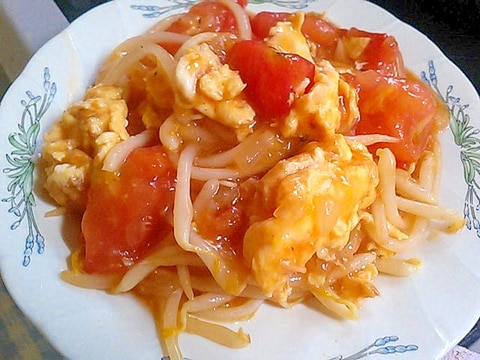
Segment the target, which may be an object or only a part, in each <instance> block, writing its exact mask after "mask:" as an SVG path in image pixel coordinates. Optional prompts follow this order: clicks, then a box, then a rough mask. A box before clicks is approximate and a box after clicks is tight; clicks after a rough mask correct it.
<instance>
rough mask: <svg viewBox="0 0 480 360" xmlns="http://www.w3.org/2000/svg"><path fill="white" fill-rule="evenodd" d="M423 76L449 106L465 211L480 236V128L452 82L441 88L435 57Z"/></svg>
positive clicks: (470, 225) (468, 221)
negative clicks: (455, 91)
mask: <svg viewBox="0 0 480 360" xmlns="http://www.w3.org/2000/svg"><path fill="white" fill-rule="evenodd" d="M421 76H422V79H423V80H424V81H426V82H427V84H429V85H430V87H431V88H432V89H433V90H434V91H435V92H436V93H437V95H438V96H440V98H441V99H442V100H443V102H444V103H445V104H446V106H447V108H448V111H449V115H450V124H449V125H450V131H451V132H452V135H453V140H454V141H455V144H456V145H457V146H458V147H459V148H460V161H461V162H462V166H463V178H464V180H465V183H466V184H467V191H466V194H465V201H464V205H463V215H464V218H465V221H466V226H467V229H469V230H474V231H475V232H476V234H477V237H480V220H479V217H480V180H479V176H480V151H479V150H480V139H479V137H478V135H479V134H480V129H477V128H475V127H474V126H473V125H472V124H471V123H470V120H471V119H470V115H469V114H468V113H467V112H466V110H467V109H468V106H469V105H468V104H463V103H462V101H461V98H459V97H456V96H454V95H453V86H451V85H450V86H448V87H447V90H446V91H445V94H443V93H442V92H441V91H440V89H439V87H438V78H437V74H436V72H435V66H434V63H433V61H429V63H428V72H422V74H421Z"/></svg>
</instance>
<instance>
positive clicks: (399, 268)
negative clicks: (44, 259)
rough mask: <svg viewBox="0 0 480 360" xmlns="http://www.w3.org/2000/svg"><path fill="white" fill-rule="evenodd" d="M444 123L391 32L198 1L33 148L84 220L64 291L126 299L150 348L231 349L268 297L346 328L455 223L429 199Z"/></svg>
mask: <svg viewBox="0 0 480 360" xmlns="http://www.w3.org/2000/svg"><path fill="white" fill-rule="evenodd" d="M447 122H448V119H447V112H446V110H445V109H444V107H443V105H442V103H441V102H440V101H438V99H437V98H436V96H435V95H434V94H433V92H432V91H431V90H430V89H429V87H428V86H427V85H426V84H424V83H422V82H421V81H420V80H419V79H417V78H415V77H414V76H412V74H410V73H409V72H408V70H407V69H406V68H405V66H404V64H403V59H402V54H401V52H400V49H399V46H398V44H397V42H396V40H395V38H394V37H393V36H390V35H388V34H382V33H372V32H368V31H363V30H359V29H356V28H351V29H345V28H341V27H338V26H337V25H335V24H333V23H331V22H329V21H328V19H327V18H326V17H325V16H324V15H322V14H315V13H302V12H297V13H275V12H260V13H257V14H253V13H251V12H249V11H248V10H246V3H245V2H244V1H243V0H239V1H237V2H234V1H230V0H219V1H205V2H201V3H198V4H196V5H194V6H192V7H191V8H190V10H189V11H188V13H186V14H181V15H175V16H172V17H170V18H168V19H165V20H162V21H160V22H159V23H158V24H156V25H155V26H154V27H153V28H152V29H150V30H149V31H147V32H146V33H144V34H141V35H139V36H137V37H134V38H131V39H128V40H126V41H125V42H123V43H122V44H120V45H119V46H118V47H117V48H116V49H114V50H113V51H112V53H111V54H110V56H109V57H108V58H107V59H106V60H105V62H104V63H103V65H102V66H101V68H100V69H99V70H98V73H97V77H96V80H95V83H94V84H92V86H91V88H89V89H87V90H86V94H85V96H84V98H83V99H82V100H80V101H78V102H76V103H74V104H73V105H71V106H70V107H69V108H68V109H67V110H66V111H65V112H64V114H63V116H62V118H61V119H59V121H57V122H56V123H55V124H54V125H53V127H52V128H51V129H50V130H49V132H48V133H47V134H46V135H45V138H44V140H45V142H44V147H43V153H42V159H43V161H44V164H45V171H46V182H45V187H46V189H47V190H48V192H49V194H50V196H51V197H52V198H53V199H54V200H55V202H56V204H57V205H58V207H59V209H63V210H65V211H73V212H77V213H79V214H81V216H82V221H81V239H80V240H79V247H78V249H77V250H76V251H75V252H74V253H73V254H72V257H71V264H70V267H69V270H66V271H64V272H63V273H62V278H63V279H64V280H65V281H67V282H70V283H72V284H74V285H78V286H82V287H87V288H94V289H101V290H107V291H109V292H111V293H124V292H132V293H134V294H135V295H136V296H138V297H139V298H140V299H142V300H143V301H144V302H145V303H146V304H148V306H149V307H150V308H151V311H152V313H153V315H154V317H155V323H156V325H157V328H158V333H159V337H160V339H161V341H162V346H163V350H164V352H165V353H166V354H167V355H169V356H170V358H171V359H179V358H182V355H181V350H180V348H179V346H178V342H177V340H178V336H179V334H180V333H181V332H190V333H196V334H199V335H201V336H204V337H206V338H208V339H211V340H213V341H216V342H218V343H220V344H223V345H226V346H230V347H234V348H235V347H243V346H246V345H247V344H248V343H249V341H250V339H249V336H248V335H247V334H245V333H244V332H243V331H242V330H241V329H240V330H238V331H235V330H232V329H231V327H230V326H229V323H230V324H231V323H233V322H237V321H241V320H245V319H248V318H249V317H251V316H252V315H253V314H254V313H255V311H256V310H257V309H258V308H259V307H260V306H261V304H262V303H264V302H270V303H275V304H277V305H280V306H282V307H285V308H288V307H291V306H293V305H295V304H297V303H299V302H303V301H305V300H307V299H310V298H315V299H316V300H318V302H319V303H321V304H322V305H323V306H324V307H325V308H326V309H329V310H330V311H334V312H335V313H337V314H339V315H341V316H343V317H345V318H356V317H357V316H359V315H358V312H359V307H360V305H361V303H362V301H363V300H364V299H366V298H371V297H375V296H377V295H379V291H378V290H377V288H376V287H375V285H374V280H375V278H376V277H377V275H378V274H379V273H382V272H383V273H389V274H393V275H399V276H403V275H408V274H410V273H412V272H413V271H415V270H416V269H417V268H418V267H419V266H420V260H419V259H416V258H408V257H405V256H404V255H403V254H404V253H405V252H406V251H411V250H412V249H414V248H415V246H416V245H417V244H418V243H419V242H421V241H423V240H424V239H426V238H428V237H429V236H430V235H431V234H433V233H436V232H438V231H443V232H454V231H457V230H458V229H460V228H461V227H462V226H463V219H462V218H461V217H460V216H459V215H457V214H456V213H454V212H453V211H451V210H448V209H445V208H443V207H441V206H440V205H439V204H438V196H437V193H438V189H437V188H438V176H439V169H438V167H439V146H440V145H439V143H438V141H437V134H438V132H439V131H440V130H442V128H444V127H445V126H446V124H447Z"/></svg>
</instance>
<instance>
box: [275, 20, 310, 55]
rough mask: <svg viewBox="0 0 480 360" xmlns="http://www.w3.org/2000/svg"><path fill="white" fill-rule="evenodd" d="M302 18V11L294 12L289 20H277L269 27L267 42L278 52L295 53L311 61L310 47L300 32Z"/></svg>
mask: <svg viewBox="0 0 480 360" xmlns="http://www.w3.org/2000/svg"><path fill="white" fill-rule="evenodd" d="M304 20H305V14H304V13H295V14H292V16H291V17H290V19H289V21H281V22H278V23H277V25H275V26H273V27H272V28H271V29H270V33H269V37H268V38H267V39H266V42H267V44H268V45H269V46H271V47H272V48H274V49H275V50H277V51H278V52H284V53H289V54H297V55H300V56H301V57H303V58H304V59H307V60H309V61H311V62H312V63H313V62H314V61H313V58H312V55H311V54H312V49H311V48H310V45H309V44H308V42H307V39H306V38H305V36H304V35H303V33H302V25H303V22H304Z"/></svg>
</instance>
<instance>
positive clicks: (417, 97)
mask: <svg viewBox="0 0 480 360" xmlns="http://www.w3.org/2000/svg"><path fill="white" fill-rule="evenodd" d="M345 77H346V79H347V81H348V82H349V83H350V84H351V85H353V86H354V87H355V88H356V89H357V91H358V94H359V101H358V106H359V109H360V121H359V122H358V124H357V127H356V134H383V135H389V136H393V137H395V138H397V139H398V142H395V143H378V144H375V145H372V146H370V147H369V150H370V151H371V152H372V153H373V154H375V151H376V149H378V148H381V147H388V148H389V149H390V150H392V152H393V153H394V154H395V157H396V159H397V165H398V166H404V165H406V164H409V163H412V162H414V161H417V160H418V159H419V157H420V156H421V154H422V152H423V151H424V150H425V148H426V147H427V145H428V142H429V140H430V138H431V135H432V132H433V129H434V122H435V115H436V113H437V101H436V99H435V95H434V94H433V93H432V92H431V90H430V89H429V88H428V86H427V85H426V84H424V83H422V82H421V81H420V80H417V79H414V78H411V77H407V78H393V77H385V76H382V75H380V74H378V73H377V72H376V71H373V70H371V71H365V72H361V73H359V74H357V75H345Z"/></svg>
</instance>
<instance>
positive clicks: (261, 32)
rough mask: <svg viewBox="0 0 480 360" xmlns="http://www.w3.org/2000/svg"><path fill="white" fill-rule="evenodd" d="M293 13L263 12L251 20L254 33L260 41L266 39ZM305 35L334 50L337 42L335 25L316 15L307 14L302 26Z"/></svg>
mask: <svg viewBox="0 0 480 360" xmlns="http://www.w3.org/2000/svg"><path fill="white" fill-rule="evenodd" d="M290 16H292V14H291V13H287V12H270V11H262V12H259V13H257V14H256V15H255V16H254V17H253V18H252V19H251V25H252V32H253V34H254V35H255V36H256V37H257V38H259V39H265V38H266V37H267V36H268V34H269V32H270V29H271V28H272V27H273V26H275V25H276V24H277V23H278V22H279V21H287V20H288V19H289V18H290ZM302 33H303V35H304V36H305V37H306V38H307V39H309V40H311V41H313V42H314V43H316V44H317V45H320V46H324V47H327V48H333V47H334V46H335V44H336V42H337V39H338V35H337V29H336V27H335V26H334V25H332V24H331V23H329V22H328V21H326V20H325V19H323V18H322V17H321V16H320V15H318V14H314V13H307V14H305V21H304V23H303V25H302Z"/></svg>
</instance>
